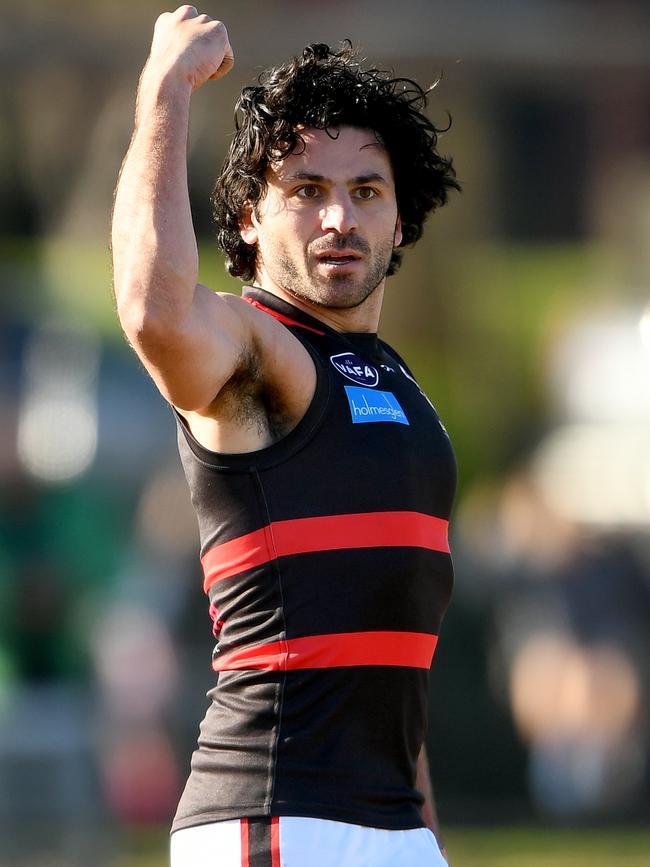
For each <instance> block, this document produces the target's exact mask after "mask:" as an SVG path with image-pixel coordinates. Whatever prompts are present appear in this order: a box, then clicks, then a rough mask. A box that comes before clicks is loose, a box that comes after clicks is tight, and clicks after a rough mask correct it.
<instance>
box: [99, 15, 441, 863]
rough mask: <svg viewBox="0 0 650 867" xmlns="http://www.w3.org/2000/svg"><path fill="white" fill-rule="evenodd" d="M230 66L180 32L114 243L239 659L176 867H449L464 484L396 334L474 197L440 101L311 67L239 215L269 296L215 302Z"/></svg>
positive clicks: (185, 801)
mask: <svg viewBox="0 0 650 867" xmlns="http://www.w3.org/2000/svg"><path fill="white" fill-rule="evenodd" d="M232 64H233V54H232V51H231V49H230V45H229V42H228V35H227V33H226V30H225V27H224V26H223V24H221V23H220V22H218V21H213V20H212V19H210V18H209V17H208V16H206V15H199V14H198V13H197V11H196V9H195V8H194V7H191V6H183V7H181V8H179V9H177V10H176V11H175V12H173V13H165V14H163V15H161V16H160V18H159V19H158V21H157V22H156V27H155V31H154V38H153V43H152V48H151V53H150V56H149V59H148V61H147V64H146V66H145V69H144V71H143V73H142V77H141V81H140V87H139V93H138V100H137V109H136V127H135V132H134V135H133V139H132V142H131V146H130V149H129V152H128V154H127V156H126V159H125V161H124V165H123V167H122V172H121V175H120V180H119V183H118V188H117V192H116V198H115V210H114V218H113V241H112V245H113V257H114V273H115V293H116V299H117V306H118V312H119V316H120V320H121V322H122V326H123V328H124V331H125V333H126V335H127V337H128V338H129V340H130V342H131V344H132V345H133V347H134V348H135V350H136V352H137V353H138V355H139V356H140V358H141V359H142V361H143V363H144V365H145V366H146V368H147V370H148V371H149V373H150V374H151V376H152V377H153V379H154V380H155V382H156V384H157V385H158V388H159V389H160V391H161V392H162V394H163V395H164V397H165V398H166V399H167V400H168V401H169V403H170V404H171V405H172V406H173V407H174V410H175V413H176V417H177V421H178V427H179V449H180V452H181V458H182V461H183V464H184V468H185V471H186V475H187V478H188V482H189V486H190V490H191V494H192V501H193V503H194V506H195V508H196V511H197V516H198V520H199V527H200V533H201V555H202V564H203V569H204V574H205V582H204V588H205V590H206V592H207V593H208V595H209V597H210V614H211V616H212V619H213V623H214V630H213V631H214V634H215V636H216V637H217V639H218V644H217V647H216V648H215V652H214V655H213V668H214V669H215V671H216V672H218V683H217V685H216V686H215V688H214V689H213V690H211V692H210V694H209V695H210V698H211V699H212V702H211V706H210V708H209V710H208V713H207V715H206V718H205V720H204V721H203V723H202V726H201V734H200V737H199V746H198V749H197V750H196V752H195V753H194V756H193V760H192V771H191V775H190V778H189V781H188V784H187V786H186V789H185V792H184V794H183V797H182V799H181V803H180V805H179V808H178V812H177V814H176V818H175V820H174V825H173V829H172V832H173V833H172V844H171V847H172V864H173V867H187V865H204V864H205V865H207V864H211V863H215V864H217V863H218V864H219V865H220V867H228V865H235V864H237V865H240V864H246V865H252V867H255V865H269V867H280V865H292V867H301V865H306V864H310V865H311V867H333V865H336V867H340V865H343V867H352V865H365V867H378V865H388V864H390V865H391V867H411V865H413V867H415V865H418V867H419V865H423V864H443V863H444V861H443V859H442V856H441V854H440V851H439V848H438V846H437V844H436V841H435V837H434V835H433V833H432V832H431V830H429V828H427V827H426V825H427V824H428V825H429V826H430V828H431V829H432V830H435V817H434V812H433V804H432V801H431V797H430V790H429V783H428V778H427V769H426V756H425V755H424V752H423V750H422V743H423V738H424V733H425V725H426V687H427V676H428V670H429V666H430V664H431V659H432V656H433V652H434V649H435V644H436V641H437V633H438V629H439V625H440V622H441V619H442V616H443V613H444V610H445V608H446V606H447V603H448V599H449V594H450V588H451V579H452V572H451V562H450V557H449V549H448V544H447V520H448V517H449V511H450V509H451V503H452V498H453V494H454V488H455V465H454V460H453V454H452V451H451V446H450V444H449V441H448V438H447V436H446V433H445V431H444V428H443V427H442V425H441V424H440V422H439V420H438V418H437V416H436V414H435V411H434V409H433V407H432V406H431V404H430V403H429V401H428V400H427V398H426V397H425V396H424V395H423V393H422V392H421V391H420V389H419V387H418V386H417V383H416V382H415V380H414V379H413V377H412V375H411V373H410V371H409V370H408V368H407V367H406V365H405V363H404V362H403V361H402V360H401V359H400V357H399V356H398V355H397V354H396V353H395V352H394V350H392V349H391V348H390V347H388V346H387V345H386V344H385V343H383V342H382V341H380V340H379V339H378V337H377V333H376V332H377V328H378V323H379V316H380V312H381V305H382V299H383V293H384V286H385V279H386V276H387V274H390V273H392V272H393V271H394V270H395V268H396V266H397V264H398V261H399V253H398V252H397V251H396V248H397V247H399V246H400V244H404V243H412V242H413V241H415V240H417V239H418V238H419V237H420V235H421V232H422V224H423V222H424V219H425V218H426V216H427V214H428V213H429V212H430V211H431V210H433V208H434V207H435V206H437V205H442V204H444V202H445V201H446V197H447V191H448V189H449V188H453V187H457V183H456V181H455V179H454V173H453V170H452V167H451V163H450V162H449V161H447V160H445V159H443V158H442V157H441V156H440V155H439V154H438V153H437V151H436V132H437V130H436V129H435V127H434V126H433V125H432V124H431V123H430V122H429V121H428V120H427V119H426V117H425V116H424V115H423V114H422V113H421V110H420V109H421V108H422V107H423V106H424V104H425V102H426V97H425V94H424V93H423V91H422V90H421V89H420V88H419V87H418V86H417V85H415V84H413V82H407V81H400V80H392V79H390V77H389V76H387V75H385V74H383V73H379V72H378V71H376V70H363V69H362V68H361V67H360V66H359V64H358V63H357V62H356V60H355V59H354V56H353V54H352V52H351V51H350V50H349V49H344V50H342V51H340V52H338V53H334V52H331V51H330V50H329V49H328V47H327V46H324V45H313V46H310V47H309V48H307V49H305V51H304V52H303V55H302V57H301V58H297V59H295V60H294V61H293V62H292V63H289V64H285V65H284V66H281V67H278V68H276V69H273V70H270V71H269V72H268V73H267V74H266V75H265V76H263V77H262V78H261V80H260V84H259V86H256V87H251V88H245V89H244V91H243V93H242V96H241V98H240V101H239V103H238V126H237V132H236V134H235V137H234V140H233V143H232V146H231V149H230V153H229V155H228V157H227V159H226V162H225V165H224V167H223V170H222V173H221V176H220V178H219V180H218V182H217V186H216V189H215V196H214V204H215V216H216V221H217V227H218V235H219V241H220V244H221V246H222V247H223V249H224V250H225V252H226V254H227V262H228V267H229V270H230V271H231V273H233V274H236V275H238V276H240V277H242V278H243V279H244V280H246V281H251V282H253V284H254V286H253V287H251V288H248V289H246V290H245V291H244V297H243V298H239V297H235V296H232V295H218V294H215V293H214V292H212V291H211V290H210V289H208V288H206V287H205V286H202V285H200V284H197V273H198V257H197V249H196V242H195V238H194V233H193V227H192V221H191V214H190V204H189V198H188V190H187V181H186V141H187V133H188V117H189V105H190V96H191V94H192V92H193V91H194V90H196V89H197V88H198V87H200V86H201V85H202V84H204V83H205V82H206V81H207V80H208V79H215V78H220V77H221V76H223V75H225V74H226V73H227V72H228V71H229V69H230V68H231V66H232ZM416 771H417V780H416ZM416 783H417V787H416ZM418 787H419V789H420V790H422V789H424V791H425V793H426V795H427V798H426V801H425V803H424V806H422V802H423V798H422V796H421V795H420V791H418Z"/></svg>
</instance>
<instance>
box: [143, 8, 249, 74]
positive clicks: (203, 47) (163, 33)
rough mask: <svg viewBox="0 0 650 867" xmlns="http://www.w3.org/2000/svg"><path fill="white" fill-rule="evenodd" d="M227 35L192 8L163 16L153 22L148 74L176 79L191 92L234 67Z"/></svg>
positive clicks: (207, 17) (224, 30) (222, 27)
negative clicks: (187, 86)
mask: <svg viewBox="0 0 650 867" xmlns="http://www.w3.org/2000/svg"><path fill="white" fill-rule="evenodd" d="M234 62H235V61H234V56H233V53H232V48H231V47H230V42H229V40H228V32H227V30H226V28H225V25H224V24H222V22H221V21H215V20H214V19H213V18H210V16H209V15H199V13H198V12H197V10H196V8H195V7H194V6H179V7H178V9H176V11H175V12H163V14H162V15H160V17H159V18H158V20H157V21H156V25H155V27H154V33H153V41H152V43H151V52H150V54H149V60H148V61H147V74H148V75H151V74H154V75H155V74H159V75H167V74H173V75H178V76H179V77H180V78H182V79H184V80H186V81H188V82H189V84H190V85H191V87H192V90H196V89H197V88H198V87H201V85H202V84H204V83H205V82H206V81H208V79H210V78H221V77H222V76H224V75H226V74H227V73H228V72H230V70H231V69H232V67H233V64H234Z"/></svg>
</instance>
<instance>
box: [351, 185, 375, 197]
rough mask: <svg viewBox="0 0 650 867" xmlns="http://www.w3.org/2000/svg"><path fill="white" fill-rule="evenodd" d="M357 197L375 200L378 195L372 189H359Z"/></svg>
mask: <svg viewBox="0 0 650 867" xmlns="http://www.w3.org/2000/svg"><path fill="white" fill-rule="evenodd" d="M356 195H357V198H358V199H374V198H375V196H376V195H377V193H376V191H375V190H373V188H372V187H359V189H358V190H357V191H356Z"/></svg>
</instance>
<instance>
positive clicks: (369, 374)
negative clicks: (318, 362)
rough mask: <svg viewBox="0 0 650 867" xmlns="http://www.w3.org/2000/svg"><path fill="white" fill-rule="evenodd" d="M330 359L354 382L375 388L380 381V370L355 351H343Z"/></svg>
mask: <svg viewBox="0 0 650 867" xmlns="http://www.w3.org/2000/svg"><path fill="white" fill-rule="evenodd" d="M330 361H331V362H332V364H333V365H334V367H335V368H336V370H338V372H339V373H341V374H343V376H345V377H346V378H347V379H349V380H351V381H352V382H356V383H358V384H359V385H365V386H369V387H370V388H374V387H375V386H376V385H377V383H378V382H379V371H378V370H377V368H376V367H373V366H372V364H368V363H367V362H365V361H363V360H362V359H361V358H359V356H358V355H355V354H354V352H341V353H339V354H338V355H331V356H330Z"/></svg>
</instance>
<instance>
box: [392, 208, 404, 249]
mask: <svg viewBox="0 0 650 867" xmlns="http://www.w3.org/2000/svg"><path fill="white" fill-rule="evenodd" d="M401 243H402V220H401V218H400V216H399V214H398V215H397V222H396V223H395V236H394V237H393V247H399V245H400V244H401Z"/></svg>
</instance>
